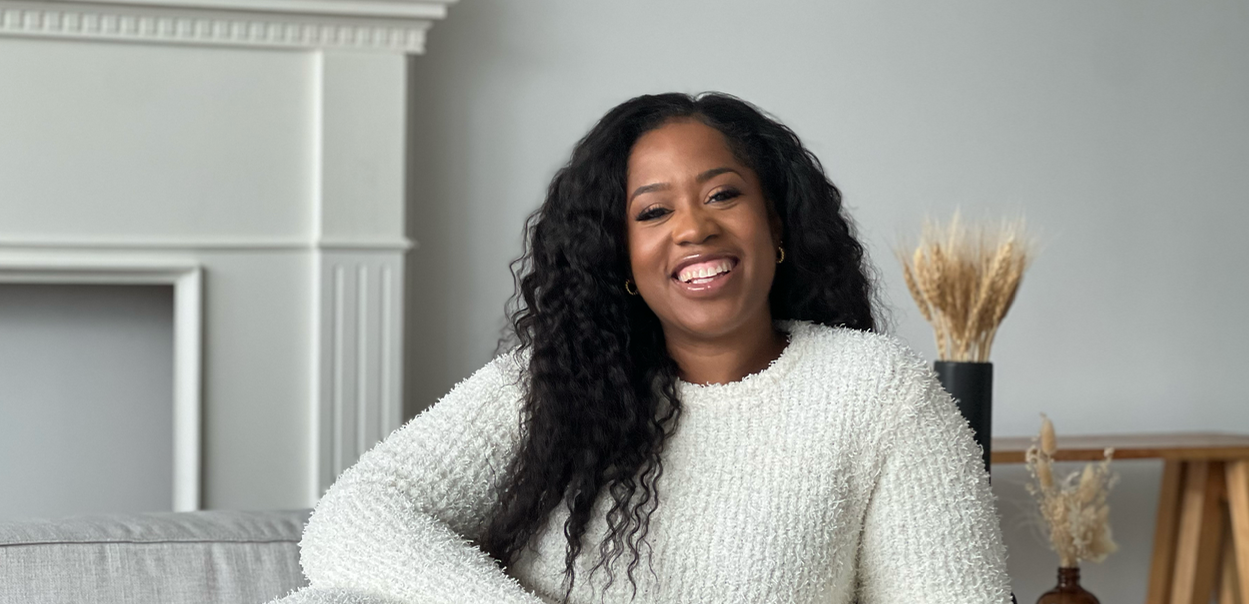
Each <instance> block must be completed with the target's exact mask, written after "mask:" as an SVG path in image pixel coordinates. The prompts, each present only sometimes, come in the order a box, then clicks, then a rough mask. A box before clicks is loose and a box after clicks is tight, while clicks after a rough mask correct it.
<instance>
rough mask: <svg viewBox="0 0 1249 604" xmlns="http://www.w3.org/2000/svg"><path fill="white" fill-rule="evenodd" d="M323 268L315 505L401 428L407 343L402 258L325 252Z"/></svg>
mask: <svg viewBox="0 0 1249 604" xmlns="http://www.w3.org/2000/svg"><path fill="white" fill-rule="evenodd" d="M316 262H317V266H318V271H317V276H318V277H317V286H316V290H317V292H318V295H317V301H316V310H315V311H314V314H315V315H316V316H317V317H318V318H319V320H318V322H317V328H316V334H317V335H316V339H317V342H318V345H317V354H316V355H315V358H314V360H313V362H314V364H315V365H316V367H317V370H316V371H315V372H314V375H315V376H316V378H315V384H314V387H315V391H316V392H317V396H316V398H317V405H316V409H315V412H314V414H313V418H314V423H315V432H316V435H317V438H316V439H315V440H314V441H313V442H312V450H311V451H310V453H311V455H312V457H313V459H315V460H316V462H317V463H316V464H315V465H314V467H312V468H311V469H312V486H313V493H311V498H312V499H313V500H316V499H318V498H320V496H321V494H322V493H324V492H325V489H327V488H329V486H330V484H332V483H333V481H334V479H335V478H336V477H337V476H338V474H339V473H341V472H342V471H343V470H345V469H346V468H347V467H349V466H351V464H353V463H355V460H356V459H357V458H358V457H359V456H360V455H361V454H363V453H364V452H365V451H367V450H368V449H369V447H371V446H373V444H375V443H376V442H378V441H379V440H381V439H382V438H384V437H385V436H386V435H387V434H389V433H390V432H391V431H393V430H395V429H396V428H398V427H399V425H400V422H401V421H402V403H401V397H402V392H401V389H400V375H401V372H402V345H403V341H402V331H403V324H402V323H403V314H402V312H401V309H402V308H403V290H402V288H401V287H400V286H401V283H402V282H401V279H402V275H403V255H402V254H401V253H396V252H362V251H328V250H326V251H321V252H318V253H317V260H316Z"/></svg>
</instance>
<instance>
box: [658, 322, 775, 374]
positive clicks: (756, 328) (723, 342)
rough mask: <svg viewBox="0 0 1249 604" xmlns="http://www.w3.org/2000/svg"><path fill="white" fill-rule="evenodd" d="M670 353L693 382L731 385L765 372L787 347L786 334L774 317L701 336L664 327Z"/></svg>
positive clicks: (682, 372) (681, 370)
mask: <svg viewBox="0 0 1249 604" xmlns="http://www.w3.org/2000/svg"><path fill="white" fill-rule="evenodd" d="M664 339H665V340H666V342H667V345H668V354H669V355H671V356H672V359H673V360H674V361H676V363H677V367H679V368H680V377H681V379H683V380H685V381H687V382H690V383H693V384H727V383H730V382H736V381H739V380H741V379H742V378H744V377H746V376H748V375H750V374H752V373H757V372H759V371H762V370H764V369H766V368H767V366H768V365H769V364H770V363H771V362H772V361H775V360H776V359H777V357H779V356H781V352H783V351H784V350H785V344H786V339H785V335H784V334H783V333H781V332H779V331H777V330H776V328H774V327H773V326H772V319H771V317H770V316H767V315H764V316H762V317H761V320H754V321H751V322H750V323H748V324H746V325H743V326H742V327H740V328H739V329H736V330H734V331H732V332H729V333H726V334H723V335H719V336H714V337H700V336H698V335H697V334H690V333H686V332H679V333H678V332H676V330H668V329H665V330H664Z"/></svg>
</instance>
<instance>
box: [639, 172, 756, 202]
mask: <svg viewBox="0 0 1249 604" xmlns="http://www.w3.org/2000/svg"><path fill="white" fill-rule="evenodd" d="M727 172H732V173H734V174H737V175H738V176H741V174H740V173H739V172H738V171H737V170H734V169H733V168H730V167H728V166H722V167H719V168H712V169H710V170H707V171H706V172H703V173H702V174H699V175H698V176H696V177H694V180H695V181H697V182H699V183H704V182H707V181H708V180H711V179H713V178H715V177H717V176H719V175H721V174H725V173H727ZM671 188H672V185H670V184H668V183H666V182H657V183H651V184H649V185H642V186H640V187H638V188H636V189H634V190H633V194H632V195H630V196H629V201H633V199H634V198H636V197H637V196H638V195H641V194H643V193H654V192H655V191H666V190H668V189H671Z"/></svg>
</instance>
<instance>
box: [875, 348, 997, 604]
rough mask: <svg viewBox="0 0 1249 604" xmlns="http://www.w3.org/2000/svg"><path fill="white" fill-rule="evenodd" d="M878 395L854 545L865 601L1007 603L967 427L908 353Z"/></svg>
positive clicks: (983, 481) (989, 500)
mask: <svg viewBox="0 0 1249 604" xmlns="http://www.w3.org/2000/svg"><path fill="white" fill-rule="evenodd" d="M896 367H897V373H896V374H895V375H893V376H891V378H890V379H889V380H888V382H889V383H888V384H887V385H886V386H885V388H884V389H883V391H882V397H883V398H882V404H883V405H884V406H885V413H884V414H883V415H884V417H885V418H887V420H886V421H887V422H888V424H889V425H888V426H887V427H886V430H888V431H887V432H886V433H885V435H884V439H883V442H882V449H884V450H883V452H882V454H883V458H882V459H881V462H880V473H879V478H878V480H877V483H876V486H875V489H874V491H873V494H872V497H871V499H870V501H869V502H868V506H867V512H866V516H865V518H864V525H863V535H862V541H861V545H860V551H859V589H860V596H861V602H863V604H921V603H926V602H932V603H940V604H971V603H973V602H974V603H976V604H989V603H992V604H1005V603H1008V602H1010V601H1011V596H1010V580H1009V578H1008V577H1007V574H1006V548H1005V546H1004V545H1003V544H1002V536H1001V528H1000V526H999V522H998V517H997V512H996V510H995V508H994V502H993V493H992V491H990V489H989V481H988V474H987V473H986V472H985V470H984V465H983V464H984V462H983V459H982V457H981V453H980V448H979V446H978V445H977V444H976V442H975V440H974V438H973V436H972V431H971V428H970V427H968V425H967V422H966V420H964V419H963V417H962V415H961V414H960V413H959V412H958V409H957V408H956V407H955V406H954V403H953V401H952V400H951V398H950V395H949V394H947V393H946V392H945V390H944V389H943V388H942V387H941V384H940V382H938V381H937V378H936V375H935V374H934V373H933V372H932V371H931V370H930V369H929V368H928V366H927V364H926V363H925V362H924V361H923V360H922V359H920V358H919V357H918V356H917V355H915V354H914V353H911V352H910V351H905V352H904V353H903V354H901V355H900V358H899V359H898V362H897V364H896Z"/></svg>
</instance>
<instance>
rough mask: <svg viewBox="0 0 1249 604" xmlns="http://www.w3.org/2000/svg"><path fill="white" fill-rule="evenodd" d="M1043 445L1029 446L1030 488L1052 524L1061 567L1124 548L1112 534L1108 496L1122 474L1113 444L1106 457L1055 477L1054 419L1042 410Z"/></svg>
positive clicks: (1097, 559)
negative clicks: (1114, 468) (1114, 466)
mask: <svg viewBox="0 0 1249 604" xmlns="http://www.w3.org/2000/svg"><path fill="white" fill-rule="evenodd" d="M1039 441H1040V443H1039V446H1038V445H1033V446H1032V447H1030V448H1029V449H1028V453H1027V462H1028V471H1029V472H1030V473H1031V474H1032V482H1031V483H1029V484H1028V485H1027V488H1028V492H1029V493H1031V494H1032V496H1033V498H1035V499H1036V503H1037V507H1038V508H1039V509H1040V512H1041V518H1042V519H1044V520H1045V524H1046V525H1047V527H1048V528H1049V538H1050V547H1052V548H1053V549H1054V552H1055V553H1057V554H1058V559H1059V566H1062V567H1074V566H1077V565H1079V563H1080V561H1081V560H1091V561H1093V562H1101V561H1102V560H1104V559H1105V558H1106V556H1108V555H1110V554H1112V553H1114V552H1115V550H1117V549H1118V548H1119V546H1117V545H1115V542H1114V540H1113V539H1111V536H1110V506H1109V505H1108V504H1107V503H1106V496H1107V495H1108V494H1109V493H1110V489H1111V488H1112V487H1114V483H1115V482H1116V480H1117V479H1118V477H1117V476H1115V475H1114V474H1112V473H1111V472H1110V460H1111V458H1112V457H1113V456H1114V449H1106V451H1105V459H1103V460H1102V461H1101V462H1099V463H1095V464H1088V465H1086V466H1084V470H1083V471H1082V472H1072V473H1071V474H1069V475H1067V477H1066V478H1064V479H1062V480H1055V479H1054V469H1053V463H1054V453H1055V452H1056V451H1057V450H1058V444H1057V438H1056V437H1055V436H1054V424H1053V423H1052V422H1050V419H1049V418H1048V417H1045V415H1041V434H1040V438H1039Z"/></svg>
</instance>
